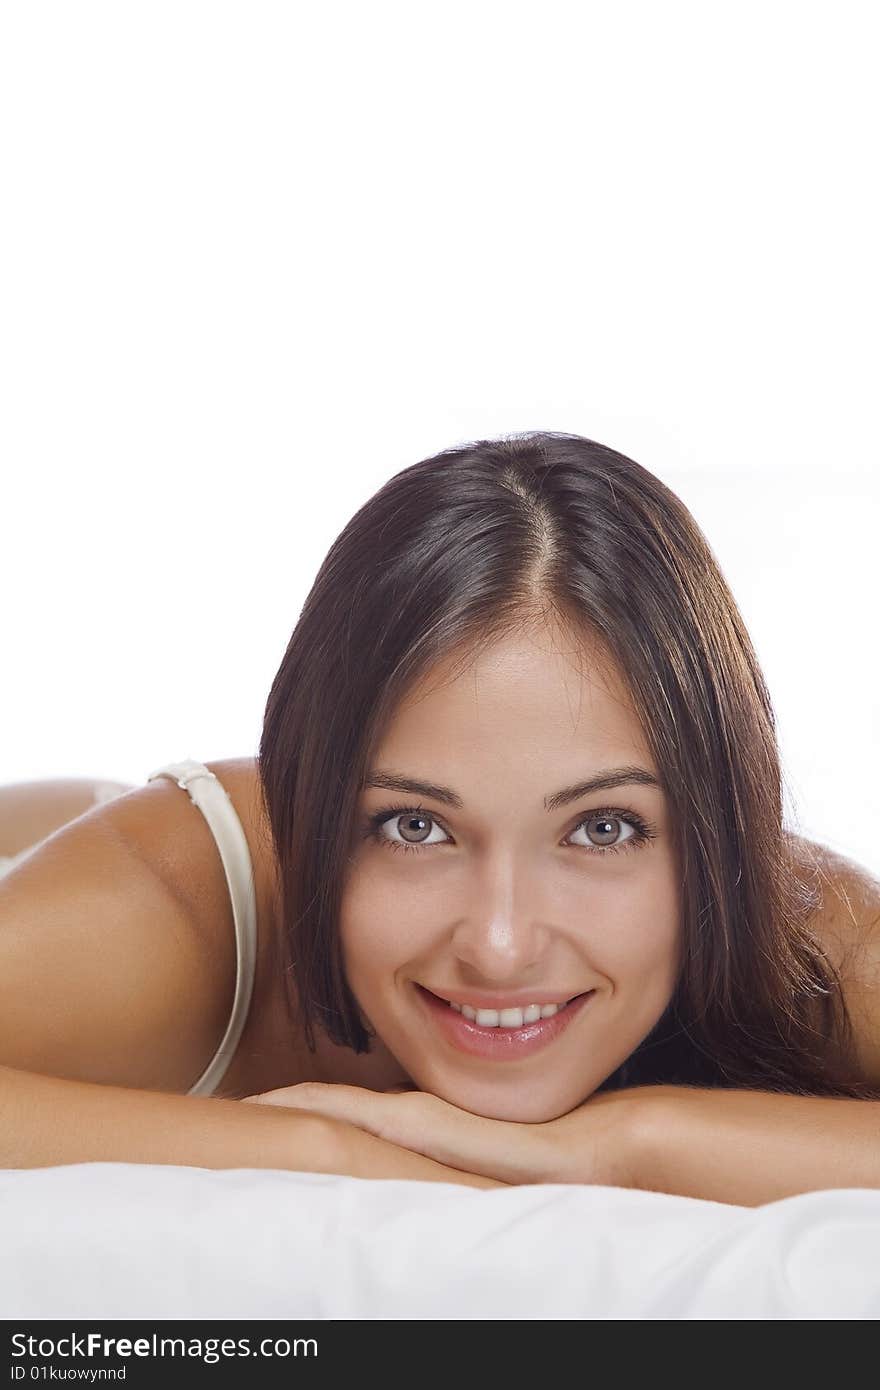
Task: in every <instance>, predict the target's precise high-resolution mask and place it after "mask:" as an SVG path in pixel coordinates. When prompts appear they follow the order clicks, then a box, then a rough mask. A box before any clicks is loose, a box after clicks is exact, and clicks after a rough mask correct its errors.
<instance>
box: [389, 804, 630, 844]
mask: <svg viewBox="0 0 880 1390" xmlns="http://www.w3.org/2000/svg"><path fill="white" fill-rule="evenodd" d="M395 816H424V817H425V819H426V820H430V821H433V822H434V824H436V825H439V826H440V829H441V830H442V831H444V833H445V834H447V835H448V834H449V831H448V830H447V829H446V826H445V825H444V824H443V822H442V821H441V820H440V819H439V818H438V817H437V816H435V815H434V813H433V811H426V810H425V808H424V807H423V806H385V807H383V808H382V810H381V811H375V812H373V814H372V815H370V816H368V817H367V825H368V827H369V828H368V830H367V837H368V838H369V839H371V840H375V841H377V843H378V844H380V845H383V846H387V847H388V848H389V849H393V850H403V851H404V853H406V854H408V853H411V852H412V851H415V852H416V853H419V852H420V851H421V850H423V849H439V848H440V846H439V845H408V844H404V843H403V842H402V841H399V840H389V839H388V837H387V836H386V835H382V834H381V829H382V826H383V825H384V824H385V822H386V821H389V820H393V819H394V818H395ZM603 816H605V817H607V818H608V819H609V820H619V821H624V822H625V823H626V824H627V825H631V826H632V828H633V830H634V831H635V832H636V833H635V834H634V835H631V836H630V838H629V839H628V840H626V841H624V843H623V844H620V845H592V846H591V847H590V848H589V849H587V846H586V845H573V846H572V848H573V849H580V850H584V851H585V852H586V853H587V854H620V852H621V851H622V850H628V849H641V847H642V845H645V844H647V843H648V841H649V840H653V839H656V836H657V831H656V828H655V827H654V826H653V825H650V824H649V823H648V822H647V821H644V820H642V818H641V816H637V815H636V814H635V812H634V811H621V810H618V809H617V808H616V807H612V806H603V807H600V808H599V810H598V811H591V812H590V814H589V815H588V816H584V817H582V819H581V820H579V821H578V823H577V825H575V826H572V828H571V830H570V831H569V832H568V833H569V835H573V834H574V833H575V831H576V830H580V829H581V828H582V827H583V826H585V825H588V824H589V823H590V821H591V820H599V819H601V818H602V817H603Z"/></svg>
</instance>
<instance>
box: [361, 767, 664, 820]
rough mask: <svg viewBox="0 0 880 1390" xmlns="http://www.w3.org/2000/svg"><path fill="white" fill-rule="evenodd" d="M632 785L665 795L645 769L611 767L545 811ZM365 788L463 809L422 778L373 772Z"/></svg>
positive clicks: (552, 799)
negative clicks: (405, 794) (657, 790)
mask: <svg viewBox="0 0 880 1390" xmlns="http://www.w3.org/2000/svg"><path fill="white" fill-rule="evenodd" d="M632 784H635V785H637V786H642V787H657V788H659V789H660V790H661V791H662V783H661V782H660V780H659V778H657V777H655V776H654V774H653V773H652V772H648V771H646V769H645V768H643V767H608V768H605V769H604V771H602V772H597V773H596V774H595V776H593V777H587V778H586V779H585V780H584V781H583V782H573V783H572V785H571V786H570V787H563V788H562V790H561V791H558V792H554V793H553V795H552V796H545V797H544V809H545V810H546V811H558V809H559V807H560V806H567V805H568V804H569V802H570V801H579V800H580V798H581V797H582V796H590V795H591V794H592V793H593V792H603V791H610V790H611V788H612V787H624V786H628V785H632ZM364 786H365V787H381V788H384V790H385V791H392V792H410V793H411V794H412V795H413V796H426V797H429V798H430V799H431V800H432V801H442V802H443V803H444V804H445V805H446V806H453V807H455V809H456V810H458V811H460V810H461V809H462V807H463V806H464V802H463V801H462V799H461V797H460V796H459V795H458V793H457V792H454V791H451V790H450V789H449V787H440V786H438V785H437V784H436V782H424V781H422V779H421V778H418V777H407V776H406V775H405V774H404V773H401V772H392V771H386V770H385V769H383V768H376V769H374V771H373V772H371V773H370V774H369V776H368V777H367V778H366V780H365V781H364Z"/></svg>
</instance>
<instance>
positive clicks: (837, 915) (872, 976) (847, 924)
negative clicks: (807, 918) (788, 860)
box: [790, 836, 880, 1085]
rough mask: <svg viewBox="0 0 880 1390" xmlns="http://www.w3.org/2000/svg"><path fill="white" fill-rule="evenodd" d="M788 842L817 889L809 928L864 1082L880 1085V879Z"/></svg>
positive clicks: (832, 854)
mask: <svg viewBox="0 0 880 1390" xmlns="http://www.w3.org/2000/svg"><path fill="white" fill-rule="evenodd" d="M790 838H791V841H792V849H793V852H794V854H795V856H796V859H797V862H798V863H799V864H800V865H802V866H803V867H805V868H807V869H809V870H810V872H811V873H812V874H813V875H814V876H815V877H816V879H817V881H818V884H819V887H820V889H821V895H822V899H821V905H820V907H819V909H818V911H817V913H816V915H815V917H814V918H813V920H812V921H811V923H810V927H811V930H812V931H813V933H814V934H815V936H816V937H817V939H818V940H819V942H820V944H821V945H822V946H823V947H824V949H825V951H826V952H827V954H828V957H829V959H830V961H831V963H832V964H833V965H834V966H835V968H836V969H837V971H838V972H839V975H840V980H841V985H842V987H843V993H844V998H845V1000H846V1004H847V1008H848V1010H849V1014H850V1018H851V1021H852V1025H853V1033H854V1038H855V1044H856V1051H857V1055H858V1060H859V1063H860V1066H861V1069H862V1071H863V1072H864V1079H865V1080H867V1081H869V1082H870V1083H871V1084H873V1085H880V879H878V877H877V876H876V875H875V874H873V873H872V872H871V870H870V869H868V868H866V867H865V866H864V865H863V864H859V863H857V862H856V860H854V859H849V858H847V857H846V856H845V855H842V854H838V853H837V852H836V851H834V850H832V849H830V848H828V846H827V845H822V844H819V843H817V842H815V841H811V840H805V839H803V838H802V837H800V836H791V837H790Z"/></svg>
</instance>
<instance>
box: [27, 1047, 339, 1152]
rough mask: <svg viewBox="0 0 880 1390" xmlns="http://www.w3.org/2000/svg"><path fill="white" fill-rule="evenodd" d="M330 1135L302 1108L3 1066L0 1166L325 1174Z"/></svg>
mask: <svg viewBox="0 0 880 1390" xmlns="http://www.w3.org/2000/svg"><path fill="white" fill-rule="evenodd" d="M332 1138H333V1136H332V1135H331V1133H330V1131H329V1129H328V1126H327V1124H326V1122H325V1121H324V1120H323V1117H321V1116H320V1115H311V1114H306V1113H305V1112H303V1111H297V1110H292V1109H288V1110H287V1111H286V1112H282V1111H279V1110H269V1109H264V1108H258V1107H256V1106H243V1105H240V1104H239V1103H238V1102H237V1101H233V1100H217V1099H214V1098H210V1097H197V1096H181V1095H171V1094H166V1093H163V1092H155V1091H139V1090H130V1089H128V1088H126V1087H122V1086H104V1085H98V1084H95V1083H92V1082H83V1081H68V1080H64V1079H61V1078H58V1077H53V1076H42V1075H38V1074H36V1073H33V1072H26V1071H19V1070H17V1069H14V1068H12V1067H2V1066H0V1168H50V1167H55V1166H58V1165H62V1164H69V1163H158V1164H174V1165H181V1166H184V1167H194V1168H287V1169H292V1170H297V1171H303V1172H322V1171H325V1170H324V1169H323V1168H322V1166H321V1165H322V1163H323V1162H324V1159H325V1156H326V1153H327V1150H328V1147H330V1144H329V1141H330V1140H331V1139H332ZM331 1171H332V1170H331Z"/></svg>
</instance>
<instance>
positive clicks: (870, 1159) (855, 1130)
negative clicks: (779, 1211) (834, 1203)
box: [636, 1086, 880, 1207]
mask: <svg viewBox="0 0 880 1390" xmlns="http://www.w3.org/2000/svg"><path fill="white" fill-rule="evenodd" d="M648 1091H652V1092H654V1095H653V1097H649V1096H648ZM643 1095H644V1096H645V1097H646V1105H643V1118H642V1123H641V1140H640V1153H639V1161H638V1164H637V1169H638V1178H637V1184H636V1185H637V1186H638V1187H640V1188H645V1189H648V1190H650V1191H655V1192H668V1193H672V1194H673V1195H675V1196H679V1197H700V1198H703V1199H704V1200H706V1201H710V1202H730V1203H732V1204H733V1205H735V1206H744V1207H758V1206H762V1205H763V1204H764V1203H765V1202H778V1201H780V1200H781V1199H782V1198H783V1197H795V1196H797V1195H798V1194H799V1193H802V1192H815V1191H820V1190H822V1189H826V1188H835V1187H867V1188H880V1101H875V1100H849V1099H837V1098H836V1097H834V1098H830V1097H826V1096H795V1095H778V1094H775V1093H771V1092H769V1091H750V1090H713V1089H704V1088H699V1087H689V1086H655V1087H650V1088H645V1090H644V1092H643Z"/></svg>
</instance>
